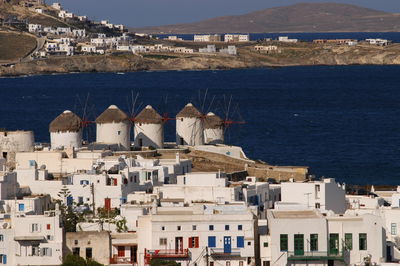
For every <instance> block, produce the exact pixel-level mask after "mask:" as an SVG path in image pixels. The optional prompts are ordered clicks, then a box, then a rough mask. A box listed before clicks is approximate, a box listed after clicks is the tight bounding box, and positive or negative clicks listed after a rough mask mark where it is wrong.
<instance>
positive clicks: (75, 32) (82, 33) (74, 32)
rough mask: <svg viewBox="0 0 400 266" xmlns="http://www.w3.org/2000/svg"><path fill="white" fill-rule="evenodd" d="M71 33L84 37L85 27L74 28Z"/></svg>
mask: <svg viewBox="0 0 400 266" xmlns="http://www.w3.org/2000/svg"><path fill="white" fill-rule="evenodd" d="M72 35H73V36H75V37H77V38H84V37H86V30H85V29H74V30H72Z"/></svg>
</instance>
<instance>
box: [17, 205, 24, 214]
mask: <svg viewBox="0 0 400 266" xmlns="http://www.w3.org/2000/svg"><path fill="white" fill-rule="evenodd" d="M18 211H20V212H23V211H25V204H23V203H20V204H18Z"/></svg>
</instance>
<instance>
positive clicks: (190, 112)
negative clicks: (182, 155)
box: [176, 103, 204, 146]
mask: <svg viewBox="0 0 400 266" xmlns="http://www.w3.org/2000/svg"><path fill="white" fill-rule="evenodd" d="M176 144H177V145H189V146H196V145H203V144H204V127H203V114H202V113H201V112H200V111H199V110H197V108H196V107H194V106H193V104H191V103H188V104H187V105H186V106H185V107H184V108H183V109H182V110H181V111H180V112H179V113H178V114H177V115H176Z"/></svg>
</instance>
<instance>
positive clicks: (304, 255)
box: [287, 251, 344, 261]
mask: <svg viewBox="0 0 400 266" xmlns="http://www.w3.org/2000/svg"><path fill="white" fill-rule="evenodd" d="M287 255H288V261H310V260H311V261H325V260H337V261H344V252H343V251H341V252H338V253H331V252H328V251H305V252H293V251H289V252H288V253H287Z"/></svg>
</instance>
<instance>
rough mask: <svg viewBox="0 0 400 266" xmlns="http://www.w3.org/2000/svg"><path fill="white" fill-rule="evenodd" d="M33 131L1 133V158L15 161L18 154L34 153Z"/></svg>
mask: <svg viewBox="0 0 400 266" xmlns="http://www.w3.org/2000/svg"><path fill="white" fill-rule="evenodd" d="M33 146H34V136H33V131H20V130H18V131H7V130H3V131H0V153H1V155H0V157H3V158H5V159H11V160H13V159H14V157H15V153H17V152H29V151H33Z"/></svg>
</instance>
